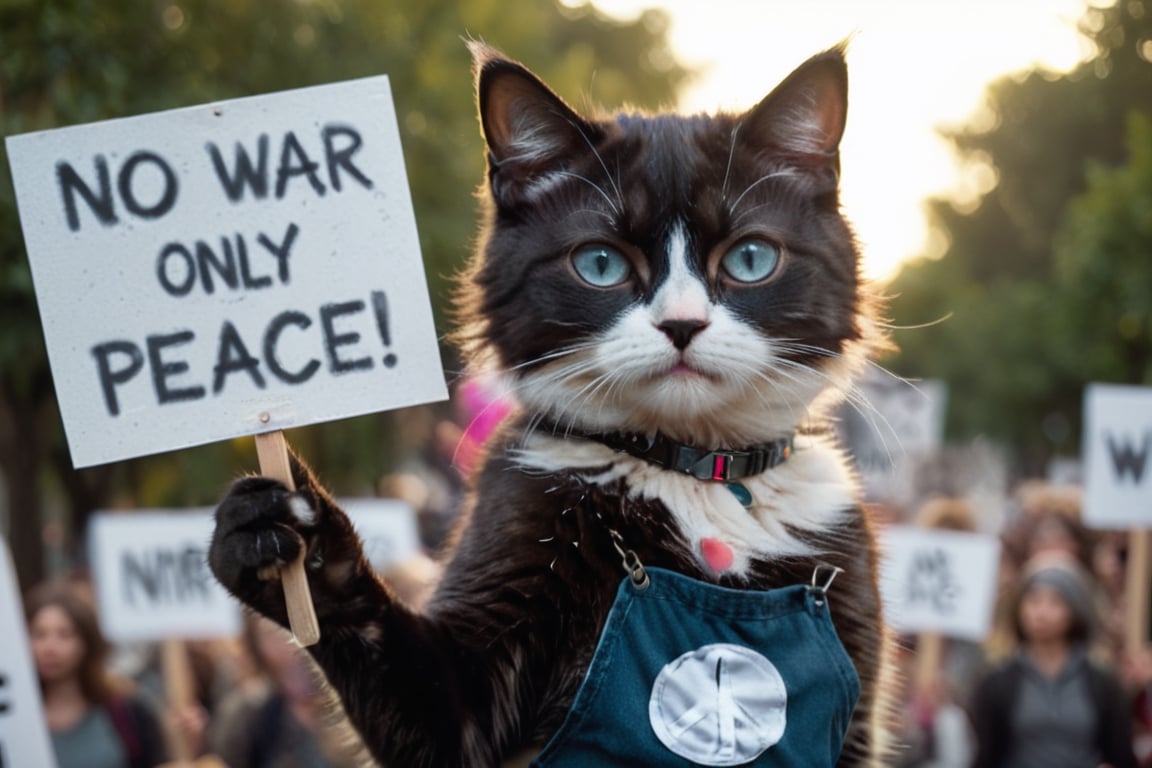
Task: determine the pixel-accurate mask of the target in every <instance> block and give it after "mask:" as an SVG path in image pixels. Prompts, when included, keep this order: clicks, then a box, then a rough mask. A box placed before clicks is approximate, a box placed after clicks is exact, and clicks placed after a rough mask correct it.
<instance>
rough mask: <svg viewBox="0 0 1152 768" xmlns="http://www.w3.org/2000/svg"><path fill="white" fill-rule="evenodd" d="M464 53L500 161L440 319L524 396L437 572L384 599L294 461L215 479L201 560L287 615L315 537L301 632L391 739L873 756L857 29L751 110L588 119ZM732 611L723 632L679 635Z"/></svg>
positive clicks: (510, 748)
mask: <svg viewBox="0 0 1152 768" xmlns="http://www.w3.org/2000/svg"><path fill="white" fill-rule="evenodd" d="M472 51H473V55H474V58H475V63H476V66H475V71H476V84H477V95H478V100H479V109H480V121H481V125H482V130H483V134H484V138H485V140H486V142H487V149H488V178H487V183H486V185H485V188H484V190H483V193H482V197H483V200H484V212H483V233H482V237H481V238H480V243H479V246H478V249H477V253H476V256H475V258H474V260H473V262H472V264H471V267H470V269H469V271H468V272H467V273H466V274H465V275H464V276H463V278H462V280H461V284H460V289H459V292H458V296H457V299H458V301H457V309H458V321H459V329H458V333H457V335H456V341H457V342H458V344H459V346H460V349H461V351H462V353H463V354H464V356H465V358H466V359H467V360H468V362H469V364H470V366H471V367H472V369H473V370H475V371H480V372H489V373H496V374H499V375H500V376H502V377H503V379H504V380H505V382H506V383H507V385H508V386H509V388H510V391H511V392H512V393H513V394H514V396H515V400H516V401H517V403H518V406H519V407H518V410H517V411H516V413H515V414H514V415H513V416H512V417H511V418H510V419H509V420H507V421H506V423H505V425H504V426H503V427H502V428H501V430H500V431H498V432H497V433H496V434H495V435H494V436H493V437H492V438H491V440H490V441H489V444H488V453H487V456H486V460H485V463H484V464H483V466H482V467H481V468H480V469H479V470H478V471H477V472H476V473H475V475H474V477H473V478H472V488H471V493H470V496H469V498H468V501H467V503H466V505H465V509H464V511H463V515H462V520H461V525H460V527H459V528H458V530H457V531H456V534H455V537H454V539H453V542H452V546H451V548H450V551H449V552H447V553H446V555H445V557H446V559H445V563H446V565H445V572H444V575H443V578H442V580H441V582H440V583H439V586H438V587H437V589H436V591H435V593H434V594H433V596H432V597H431V598H430V600H429V602H428V603H427V605H426V606H424V607H423V608H422V609H421V610H419V611H417V610H413V609H411V608H410V607H408V606H406V605H404V604H403V603H401V602H400V601H399V600H398V599H397V598H395V597H394V596H393V594H392V592H391V591H390V589H389V587H388V585H387V584H385V583H383V582H382V581H381V580H380V579H379V578H377V577H376V576H375V575H374V574H373V572H372V568H371V567H370V565H369V563H368V561H367V560H366V559H365V557H364V554H363V552H362V550H361V545H360V542H359V540H358V538H357V536H356V534H355V532H354V531H353V529H352V526H351V524H350V523H349V522H348V519H347V518H346V517H345V515H344V513H343V512H342V511H341V510H340V509H339V508H338V507H337V506H336V505H335V504H334V503H333V502H332V501H331V499H330V498H329V497H328V495H327V494H326V492H325V491H324V489H323V488H322V486H321V485H320V484H319V483H318V482H317V480H316V478H315V477H314V476H313V474H312V473H311V471H310V470H309V469H308V468H307V467H306V466H304V465H303V464H302V463H301V462H299V461H298V460H296V459H295V458H294V459H293V466H294V474H295V482H296V486H297V489H298V490H297V491H296V492H295V493H289V492H288V491H287V489H286V488H285V487H284V486H282V485H281V484H280V483H278V482H276V481H274V480H270V479H266V478H260V477H249V478H245V479H242V480H240V481H238V482H237V483H236V484H235V486H234V487H233V488H232V490H231V491H230V492H229V494H228V496H227V497H226V498H225V499H224V500H223V502H222V503H221V505H220V507H219V509H218V511H217V514H216V519H217V527H216V532H215V535H214V538H213V542H212V546H211V551H210V555H209V560H210V564H211V567H212V570H213V572H214V573H215V574H216V576H217V577H218V578H219V580H220V581H221V582H222V583H223V584H224V586H225V587H226V588H227V589H228V590H229V591H230V592H231V593H232V594H234V595H235V596H236V597H238V598H239V599H240V600H241V601H243V602H244V603H246V604H247V605H248V606H251V607H252V608H253V609H255V610H256V611H259V612H260V613H262V614H265V615H267V616H270V617H271V618H273V619H275V620H277V621H279V622H281V623H285V622H286V614H285V604H284V597H283V593H282V589H281V585H280V583H279V582H278V581H277V580H276V579H275V578H274V576H275V572H276V568H277V567H279V566H280V565H282V564H284V563H285V562H286V561H289V560H291V559H293V558H294V557H295V556H296V555H297V554H298V553H299V552H300V549H301V547H304V548H305V550H306V564H307V569H308V574H309V582H310V585H311V589H312V596H313V599H314V602H315V606H316V611H317V614H318V616H319V620H320V625H321V630H322V638H321V640H320V642H319V644H317V645H316V646H314V647H312V648H310V649H309V651H310V652H311V654H312V656H313V657H314V659H315V661H316V662H317V663H318V665H319V667H320V668H321V669H322V670H323V672H324V674H325V675H326V676H327V678H328V680H329V682H330V683H331V685H332V686H333V688H334V689H335V690H336V692H338V694H339V695H340V697H341V699H342V700H343V704H344V707H345V709H346V711H347V714H348V716H349V718H350V720H351V722H352V723H353V724H354V725H355V727H356V728H357V730H358V731H359V732H360V734H361V735H362V737H363V739H364V741H365V743H366V745H367V746H368V748H369V750H370V751H371V752H372V754H373V755H374V756H375V757H376V759H378V760H379V761H381V762H382V763H383V764H386V765H389V766H403V767H404V768H408V767H409V766H468V767H469V768H483V767H485V766H496V765H499V764H501V762H502V761H504V760H507V759H508V758H509V757H510V756H512V755H514V754H519V753H523V751H524V750H526V749H527V750H538V749H541V748H543V747H545V745H549V743H550V742H553V743H552V744H551V745H549V746H548V749H547V750H546V751H545V753H544V755H543V756H541V757H540V758H538V759H537V762H535V763H533V764H534V765H539V766H555V765H589V766H597V765H619V766H638V765H649V764H652V765H669V766H680V765H761V764H764V765H804V766H817V765H832V764H835V765H841V766H858V765H879V764H880V762H881V759H882V753H883V750H884V743H883V742H884V739H883V732H884V720H885V718H886V716H887V712H886V708H887V703H886V701H885V697H884V695H883V693H882V691H883V689H884V688H885V687H886V686H885V685H884V683H883V680H884V677H885V674H886V669H887V667H886V664H885V654H886V650H885V649H886V642H887V640H886V633H885V628H884V623H883V618H882V613H881V607H880V598H879V594H878V590H877V585H876V570H877V555H876V551H875V548H874V542H873V535H872V524H871V523H870V522H869V519H868V516H867V513H866V511H865V510H864V509H862V508H861V506H860V505H859V503H858V500H857V489H856V482H855V478H854V475H853V473H852V471H851V470H850V468H849V466H848V463H847V462H846V460H845V457H844V456H843V454H842V453H841V451H840V450H839V449H838V448H837V447H836V445H835V442H834V439H833V437H832V435H831V434H830V432H829V430H828V428H827V425H826V424H825V422H824V416H823V413H824V411H825V410H826V409H827V408H828V406H829V405H831V404H834V403H836V402H838V401H839V400H841V399H843V397H845V396H846V395H850V394H851V392H852V389H851V388H852V384H851V381H852V376H853V374H854V373H855V372H856V371H857V370H858V369H859V368H860V367H861V366H862V364H863V361H864V359H865V356H866V355H867V354H868V353H869V352H870V351H871V350H872V349H874V348H875V347H876V346H877V345H879V344H882V343H883V338H882V334H880V333H879V332H878V331H877V329H876V326H875V323H874V318H875V313H876V310H877V306H876V300H875V299H874V298H872V297H870V296H869V294H868V292H867V288H866V286H865V285H864V283H863V281H862V279H861V276H860V270H859V263H858V261H859V254H858V251H857V246H856V243H855V240H854V238H853V234H852V231H851V229H850V227H849V225H848V224H847V222H846V221H845V219H844V218H843V216H842V215H841V211H840V207H839V199H838V176H839V155H838V145H839V142H840V138H841V134H842V132H843V129H844V122H845V115H846V108H847V71H846V66H845V62H844V56H843V51H842V50H841V49H839V48H836V49H832V50H829V51H827V52H824V53H821V54H818V55H816V56H814V57H813V58H812V59H810V60H809V61H807V62H806V63H804V64H803V65H801V66H800V67H799V68H797V69H796V70H795V71H794V72H793V73H792V74H791V75H790V76H789V77H788V78H787V79H785V80H784V81H783V82H782V83H781V84H780V85H779V86H778V87H777V88H776V89H775V90H773V91H772V93H771V94H769V95H768V96H767V97H766V98H765V99H764V100H763V101H762V102H761V103H760V104H758V105H757V106H755V107H753V108H752V109H751V110H749V111H747V112H746V113H743V114H717V115H714V116H706V115H692V116H679V115H672V114H658V115H640V114H618V115H614V116H611V117H595V118H593V117H586V116H583V115H581V114H578V113H577V112H576V111H574V110H573V109H571V108H570V107H569V106H567V105H566V104H565V103H564V102H563V101H562V100H561V99H560V98H559V97H558V96H557V95H555V94H554V93H553V92H552V91H551V90H550V89H549V88H548V87H547V86H546V85H544V84H543V83H542V82H541V81H540V80H539V79H538V78H537V77H536V76H534V75H533V74H532V73H531V72H529V71H528V70H527V69H525V68H524V67H523V66H521V65H519V64H517V63H515V62H513V61H510V60H508V59H507V58H505V57H503V56H502V55H500V54H499V53H497V52H496V51H494V50H492V49H490V48H488V47H486V46H484V45H482V44H472ZM837 574H838V575H837ZM833 576H835V581H834V582H833V581H832V577H833ZM670 595H671V596H675V598H676V599H675V600H673V599H672V597H669V596H670ZM701 595H703V596H701ZM764 595H770V596H773V597H771V600H776V596H779V597H780V599H781V601H783V602H779V601H777V602H772V603H771V606H776V607H770V608H763V609H762V608H761V607H749V606H763V605H769V603H761V602H758V601H760V599H761V596H764ZM654 598H658V599H654ZM746 598H747V599H746ZM645 600H647V602H643V601H645ZM677 601H678V602H677ZM785 604H786V605H787V606H790V607H788V608H787V609H786V610H785V609H784V608H779V610H778V606H781V605H785ZM729 605H731V606H737V605H738V606H742V607H741V608H740V609H739V610H738V611H735V612H732V614H731V615H730V616H728V615H727V613H726V609H725V606H729ZM649 610H652V611H665V613H662V614H659V616H660V618H647V619H644V620H643V621H638V620H637V619H636V617H641V616H650V617H655V616H656V615H657V614H655V613H645V612H644V611H649ZM610 614H611V617H610ZM720 614H725V615H726V616H727V618H725V620H724V621H721V622H719V623H717V624H716V627H717V628H716V630H715V631H717V632H719V633H720V634H721V635H723V637H718V638H716V639H715V641H713V640H712V639H708V638H705V639H703V640H696V639H691V640H685V641H683V642H682V643H681V645H683V647H680V646H676V645H675V643H677V642H680V641H678V640H676V638H679V637H681V635H682V630H681V629H680V628H678V627H679V624H680V623H681V618H682V617H684V618H683V621H684V623H686V624H692V625H693V628H692V629H690V630H683V632H690V633H696V632H698V631H703V630H698V626H699V625H708V626H709V627H711V625H712V624H713V623H714V622H713V619H715V617H716V616H718V615H720ZM761 614H763V615H761ZM768 614H771V616H768ZM785 614H786V615H787V616H791V617H793V619H795V621H796V622H799V623H794V624H790V625H788V627H790V628H784V625H777V624H772V623H771V622H767V623H764V622H766V621H767V619H769V618H771V619H773V621H774V620H775V617H778V616H785ZM630 617H631V618H630ZM829 617H830V621H829V620H828V619H829ZM729 619H731V621H728V620H729ZM793 619H788V620H789V621H792V620H793ZM725 621H728V623H729V624H731V625H732V626H733V627H737V628H736V629H732V628H730V627H728V626H726V625H725ZM629 622H632V623H633V624H637V623H639V624H640V625H641V626H637V627H631V628H628V627H626V625H627V624H628V623H629ZM820 622H824V623H825V624H826V626H825V625H824V624H821V623H820ZM618 625H619V626H618ZM737 625H739V626H737ZM745 625H747V626H748V627H751V629H750V630H749V631H750V632H751V634H749V635H748V636H747V637H745V636H744V635H743V634H742V633H743V632H744V630H743V629H741V628H739V627H743V626H745ZM606 627H611V632H608V631H606ZM771 627H778V629H771ZM761 628H767V629H764V631H765V632H774V633H775V634H764V635H757V634H756V633H758V632H760V631H761ZM617 629H621V630H622V631H623V630H624V629H627V630H628V631H629V632H631V631H632V630H633V629H635V630H637V631H639V632H642V633H645V634H646V637H645V639H644V640H636V639H619V638H621V637H630V636H629V635H627V633H624V634H620V633H618V632H617ZM708 631H712V630H711V629H709V630H708ZM754 635H755V636H756V637H760V638H761V639H760V640H757V639H755V637H753V636H754ZM685 636H687V635H685ZM693 637H695V635H693ZM749 638H752V639H749ZM764 638H771V639H764ZM663 645H669V648H670V650H658V651H653V652H652V654H649V655H654V656H655V657H657V658H656V662H655V666H652V667H651V669H648V668H647V667H645V666H644V664H647V663H648V662H641V661H636V662H635V663H634V664H633V662H632V661H627V662H625V661H622V660H621V655H626V654H627V653H628V652H629V649H633V648H637V649H638V648H642V647H643V648H648V647H653V648H655V647H657V646H661V647H663ZM753 646H754V647H753ZM598 647H599V649H600V650H598ZM606 649H607V650H606ZM845 652H846V653H845ZM681 653H683V656H682V657H680V658H677V654H681ZM661 654H664V655H661ZM594 656H595V659H594ZM601 656H607V657H610V658H608V659H607V660H604V659H601V658H600V657H601ZM666 657H667V658H666ZM848 660H850V661H848ZM602 664H603V665H604V666H602ZM620 664H625V665H631V666H630V667H629V671H624V670H623V667H620V666H616V665H620ZM701 665H703V666H701ZM649 666H651V665H650V664H649ZM633 667H634V668H633ZM590 669H591V670H592V671H593V674H589V671H590ZM694 669H695V670H697V671H695V672H693V671H692V670H694ZM701 669H702V670H704V671H703V672H700V671H699V670H701ZM616 670H619V671H616ZM738 671H739V674H737V672H738ZM693 675H694V676H695V677H692V676H693ZM822 675H823V676H825V677H821V676H822ZM678 676H679V677H678ZM688 678H692V680H695V681H696V682H692V681H691V680H689V681H688V682H684V681H685V680H687V679H688ZM625 680H628V681H630V682H628V683H627V684H625V682H624V681H625ZM661 680H663V682H660V681H661ZM700 681H703V682H700ZM754 681H762V682H755V684H753V682H754ZM805 681H807V682H805ZM617 683H619V684H618V685H617ZM685 686H686V687H685ZM634 689H638V690H634ZM745 689H747V690H745ZM681 690H684V691H687V692H688V693H687V694H685V696H687V698H682V699H675V698H674V696H673V694H674V693H675V692H676V691H681ZM693 691H695V693H693ZM829 692H831V693H829ZM675 695H679V694H675ZM662 696H663V697H665V698H661V697H662ZM669 696H673V698H667V697H669ZM740 696H751V697H752V699H755V701H753V702H752V703H748V701H747V700H741V699H740V698H739V697H740ZM822 697H823V698H822ZM633 699H634V700H635V701H636V702H638V704H637V705H636V706H633V705H632V704H629V703H627V702H628V701H631V700H633ZM833 699H835V701H833ZM822 702H823V703H822ZM713 703H714V704H715V705H716V706H715V708H716V712H718V713H719V714H716V713H713V712H712V709H710V708H711V707H712V705H713ZM678 707H680V708H681V709H686V710H688V711H686V712H680V710H679V709H677V708H678ZM594 713H599V714H594ZM600 715H605V716H604V717H600ZM597 717H599V718H600V719H599V720H597V723H598V724H597V725H595V726H593V725H592V724H591V723H592V721H593V720H596V718H597ZM693 718H695V719H693ZM598 729H600V730H598ZM805 729H806V730H805ZM575 733H580V734H582V738H583V737H586V738H583V740H582V741H581V739H577V738H576V737H575V736H573V737H572V738H569V735H570V734H575ZM558 734H562V735H563V738H560V737H559V736H558ZM653 734H655V735H653ZM805 734H815V736H811V735H807V736H806V735H805ZM633 738H636V739H644V740H646V742H645V745H644V746H643V747H639V746H637V747H632V746H628V745H627V744H626V743H625V741H627V740H629V739H633ZM574 739H575V740H574ZM577 742H580V743H581V744H582V745H583V746H574V745H576V744H577ZM570 748H571V750H570ZM580 749H584V750H592V751H588V752H585V753H584V754H585V755H586V756H585V757H573V756H570V755H575V754H578V753H579V751H580ZM633 749H635V750H649V751H647V752H644V751H632V750H633ZM789 754H790V755H791V757H786V755H789ZM589 755H591V756H589ZM644 755H649V756H644ZM774 755H775V756H776V757H774ZM771 760H778V761H779V762H771Z"/></svg>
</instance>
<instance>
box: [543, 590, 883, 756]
mask: <svg viewBox="0 0 1152 768" xmlns="http://www.w3.org/2000/svg"><path fill="white" fill-rule="evenodd" d="M647 575H648V578H649V579H650V582H649V583H648V585H647V586H646V587H645V586H643V584H642V583H641V584H639V585H638V580H637V579H634V578H625V579H624V581H623V583H622V584H621V585H620V589H619V590H618V592H617V595H616V601H615V603H613V605H612V610H611V612H610V613H609V615H608V620H607V622H606V624H605V626H604V632H603V634H602V635H601V636H600V643H599V645H598V646H597V648H596V653H595V655H594V656H593V658H592V663H591V665H590V667H589V669H588V674H587V676H586V677H585V678H584V682H583V684H582V685H581V687H580V690H579V691H578V693H577V694H576V700H575V701H574V702H573V705H572V709H571V710H570V711H569V713H568V715H567V717H566V719H565V720H564V723H563V724H562V725H561V727H560V730H559V731H558V732H557V733H556V735H555V736H554V737H553V738H552V740H551V741H550V742H549V743H548V745H547V746H546V747H545V749H544V751H543V752H542V753H541V754H540V756H539V757H538V758H537V759H536V760H535V761H534V762H533V763H532V766H533V768H593V767H595V768H646V767H647V766H670V767H673V768H679V767H680V766H788V767H791V768H822V767H824V766H829V767H830V766H832V765H834V764H835V762H836V760H837V758H838V757H839V754H840V748H841V746H842V744H843V740H844V734H845V732H846V730H847V728H848V721H849V719H850V718H851V716H852V710H853V708H854V707H855V705H856V700H857V698H858V697H859V695H860V680H859V678H858V677H857V675H856V670H855V668H854V667H853V666H852V662H851V661H850V660H849V658H848V655H847V653H846V652H845V651H844V647H843V646H842V645H841V644H840V640H839V638H837V636H836V631H835V629H834V628H833V626H832V621H831V619H830V617H829V614H828V604H827V600H826V599H825V595H824V589H823V588H822V587H819V586H811V587H810V586H807V585H799V584H798V585H795V586H790V587H784V588H781V589H774V590H771V591H767V592H752V591H744V590H734V589H726V588H723V587H718V586H715V585H712V584H707V583H704V582H700V581H696V580H694V579H690V578H687V577H685V576H681V575H679V574H677V573H673V572H671V571H667V570H663V569H659V568H649V569H647ZM833 575H834V574H833ZM813 581H814V584H815V581H816V579H815V578H814V579H813ZM825 586H826V585H825Z"/></svg>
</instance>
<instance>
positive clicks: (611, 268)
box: [572, 243, 632, 288]
mask: <svg viewBox="0 0 1152 768" xmlns="http://www.w3.org/2000/svg"><path fill="white" fill-rule="evenodd" d="M572 268H573V269H575V270H576V274H578V275H580V277H582V278H584V279H585V280H586V281H588V282H589V283H590V284H592V285H594V286H596V287H597V288H611V287H612V286H614V285H620V284H621V283H623V282H624V281H625V280H627V279H628V277H629V276H630V275H631V274H632V266H631V265H630V264H629V263H628V259H626V258H625V257H624V254H622V253H620V251H618V250H616V249H615V248H613V247H612V246H610V245H602V244H599V243H597V244H596V245H586V246H584V247H583V248H580V249H579V250H577V251H576V252H575V253H573V254H572Z"/></svg>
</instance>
